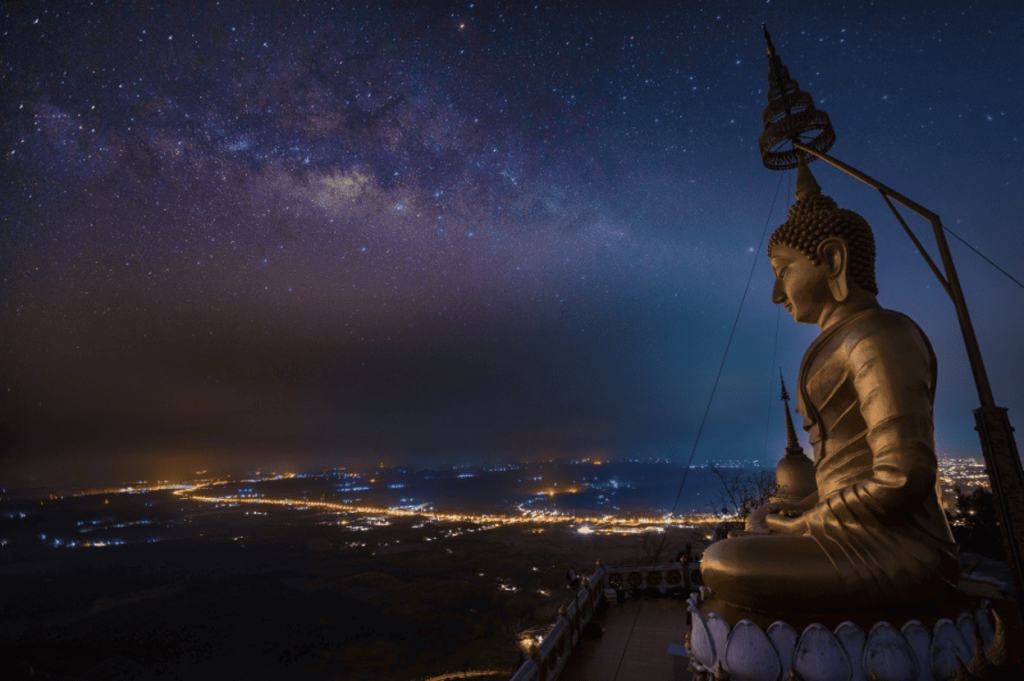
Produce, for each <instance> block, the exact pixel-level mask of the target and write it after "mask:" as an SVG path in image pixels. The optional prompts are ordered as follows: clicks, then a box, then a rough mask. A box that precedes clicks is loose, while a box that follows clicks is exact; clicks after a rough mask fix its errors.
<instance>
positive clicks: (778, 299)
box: [772, 278, 786, 305]
mask: <svg viewBox="0 0 1024 681" xmlns="http://www.w3.org/2000/svg"><path fill="white" fill-rule="evenodd" d="M772 302H773V303H775V304H776V305H781V304H782V303H784V302H786V294H785V293H783V291H782V280H781V279H778V278H776V279H775V286H773V287H772Z"/></svg>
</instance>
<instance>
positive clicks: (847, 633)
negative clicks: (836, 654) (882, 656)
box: [836, 622, 867, 681]
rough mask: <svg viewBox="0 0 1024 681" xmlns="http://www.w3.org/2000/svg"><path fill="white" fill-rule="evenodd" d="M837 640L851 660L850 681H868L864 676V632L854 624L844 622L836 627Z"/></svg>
mask: <svg viewBox="0 0 1024 681" xmlns="http://www.w3.org/2000/svg"><path fill="white" fill-rule="evenodd" d="M836 638H837V639H839V645H841V646H842V647H843V650H845V651H846V656H847V658H849V660H850V681H867V679H866V677H865V676H864V664H863V662H862V659H863V657H864V641H865V640H867V637H866V636H865V635H864V631H863V630H862V629H861V628H860V627H858V626H857V625H856V624H854V623H853V622H843V623H842V624H840V625H839V626H838V627H836Z"/></svg>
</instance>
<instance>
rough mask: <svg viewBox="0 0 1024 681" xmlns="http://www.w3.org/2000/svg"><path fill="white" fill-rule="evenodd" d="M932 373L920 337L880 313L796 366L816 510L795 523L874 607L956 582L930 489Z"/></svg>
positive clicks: (833, 335)
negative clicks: (811, 450)
mask: <svg viewBox="0 0 1024 681" xmlns="http://www.w3.org/2000/svg"><path fill="white" fill-rule="evenodd" d="M936 368H937V367H936V360H935V353H934V352H933V350H932V347H931V344H930V343H929V342H928V338H927V337H926V336H925V335H924V332H923V331H921V329H920V328H918V326H917V325H916V324H915V323H914V322H913V321H912V320H911V319H910V318H909V317H907V316H905V315H903V314H900V313H899V312H894V311H892V310H884V309H880V308H872V309H868V310H864V311H862V312H860V313H858V314H856V315H853V316H852V317H850V318H849V319H846V320H844V321H843V322H841V323H839V324H837V325H836V326H834V327H832V328H829V329H828V330H826V331H825V332H824V333H822V334H821V336H819V337H818V338H817V339H816V340H815V341H814V343H812V344H811V346H810V347H809V348H808V349H807V352H806V354H805V355H804V359H803V361H802V362H801V365H800V378H799V386H800V389H799V396H798V399H797V411H798V412H799V413H801V414H802V415H803V419H804V430H806V431H807V432H808V433H809V434H810V440H811V445H812V446H813V448H814V466H815V481H816V482H817V485H818V499H819V502H818V504H817V505H816V506H815V507H814V508H812V509H810V510H809V511H806V512H805V513H804V515H803V517H804V519H805V520H806V523H807V528H808V534H809V536H810V537H812V538H813V539H814V540H815V541H816V542H817V543H818V545H819V546H820V547H821V549H822V550H823V551H824V552H825V554H826V555H827V556H828V558H829V560H830V561H831V562H832V564H833V565H834V566H835V568H836V570H837V571H838V572H839V575H840V579H841V581H842V582H844V583H846V584H850V585H854V584H856V585H859V589H862V590H863V593H864V595H865V596H866V598H867V600H869V601H872V602H876V603H879V604H886V603H901V602H907V601H913V600H916V599H917V598H920V596H921V595H923V594H926V593H928V592H934V591H936V590H937V589H940V588H941V584H942V583H945V584H950V585H954V586H955V585H956V583H957V580H958V578H959V573H960V568H959V559H958V557H957V548H956V544H955V543H954V542H953V536H952V533H951V532H950V530H949V524H948V522H947V521H946V516H945V514H944V513H943V511H942V507H941V505H940V503H939V498H938V490H937V486H936V480H937V475H938V464H937V461H936V456H935V441H934V423H933V403H934V398H935V381H936Z"/></svg>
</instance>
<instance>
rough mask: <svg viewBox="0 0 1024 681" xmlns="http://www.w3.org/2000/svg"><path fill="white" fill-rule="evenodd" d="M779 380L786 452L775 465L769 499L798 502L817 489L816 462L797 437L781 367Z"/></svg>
mask: <svg viewBox="0 0 1024 681" xmlns="http://www.w3.org/2000/svg"><path fill="white" fill-rule="evenodd" d="M779 381H780V383H781V384H782V401H783V402H784V403H785V405H786V453H785V455H784V456H783V457H782V458H781V459H779V463H778V464H777V465H776V466H775V488H776V489H775V494H773V495H772V496H771V497H769V501H771V502H773V503H774V502H786V503H796V502H798V501H800V500H801V499H803V498H804V497H806V496H808V495H809V494H811V493H813V492H814V490H815V489H817V485H816V484H815V480H814V462H812V461H811V460H810V459H809V458H808V457H807V455H806V454H805V453H804V448H803V447H801V446H800V441H799V440H798V439H797V438H796V428H794V427H793V417H792V415H790V413H789V393H788V392H786V381H785V380H784V379H783V378H782V370H781V369H780V370H779Z"/></svg>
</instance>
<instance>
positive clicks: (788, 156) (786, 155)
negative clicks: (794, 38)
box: [758, 24, 836, 170]
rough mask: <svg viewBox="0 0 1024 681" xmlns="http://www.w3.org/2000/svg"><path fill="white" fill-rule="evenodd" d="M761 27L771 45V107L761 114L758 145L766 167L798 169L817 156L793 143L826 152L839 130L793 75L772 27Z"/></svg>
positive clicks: (766, 41) (769, 84)
mask: <svg viewBox="0 0 1024 681" xmlns="http://www.w3.org/2000/svg"><path fill="white" fill-rule="evenodd" d="M761 28H762V29H764V41H765V44H766V45H767V48H768V106H766V107H765V109H764V113H763V114H762V115H761V118H762V120H763V121H764V132H763V133H761V137H760V139H758V146H759V147H760V149H761V160H762V161H763V162H764V165H765V167H767V168H770V169H772V170H789V169H790V168H796V167H797V165H798V163H799V161H800V159H801V158H803V157H806V158H807V161H808V162H809V161H812V160H814V157H813V156H810V155H809V154H806V153H805V152H802V151H800V150H799V149H796V148H795V147H794V146H793V144H792V143H793V142H796V141H799V142H802V143H804V144H806V145H807V146H809V147H811V148H812V149H814V150H815V151H820V152H823V153H824V152H826V151H828V150H829V149H831V148H832V145H833V144H834V143H835V141H836V132H835V130H834V129H833V128H832V122H831V121H830V120H829V117H828V114H827V113H825V112H824V111H819V110H818V109H816V108H814V99H812V98H811V95H809V94H808V93H806V92H804V91H803V90H801V89H800V84H799V83H797V82H796V81H795V80H793V79H792V78H790V77H789V69H787V68H786V66H785V64H783V63H782V59H781V58H780V57H779V56H778V55H777V54H776V53H775V46H774V45H773V44H772V38H771V36H770V35H768V28H767V27H766V26H765V25H764V24H761ZM787 147H788V148H787Z"/></svg>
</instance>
